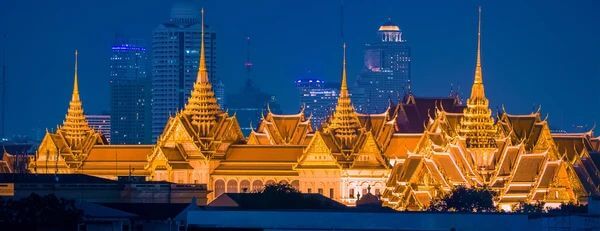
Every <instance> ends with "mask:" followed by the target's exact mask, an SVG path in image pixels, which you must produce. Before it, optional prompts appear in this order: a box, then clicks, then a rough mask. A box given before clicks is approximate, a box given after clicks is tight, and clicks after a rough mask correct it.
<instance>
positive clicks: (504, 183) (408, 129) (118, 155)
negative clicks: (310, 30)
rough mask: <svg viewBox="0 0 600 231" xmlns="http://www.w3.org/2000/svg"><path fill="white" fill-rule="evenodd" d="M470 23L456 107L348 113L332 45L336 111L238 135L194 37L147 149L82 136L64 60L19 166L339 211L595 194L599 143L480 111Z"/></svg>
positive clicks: (270, 120) (599, 179)
mask: <svg viewBox="0 0 600 231" xmlns="http://www.w3.org/2000/svg"><path fill="white" fill-rule="evenodd" d="M203 25H204V24H203ZM480 25H481V20H479V29H478V36H477V38H478V39H477V56H476V64H475V74H474V79H473V84H472V88H471V92H470V97H469V98H468V99H467V100H466V103H465V104H463V103H462V100H461V99H460V98H459V97H458V96H454V95H453V96H449V97H438V98H430V97H418V96H415V95H413V93H412V92H408V93H407V94H406V95H405V96H403V98H402V99H400V100H398V102H393V101H390V103H389V106H388V108H387V109H386V110H385V111H383V112H381V113H379V114H361V113H358V112H357V111H355V108H354V105H353V104H352V100H351V97H350V96H351V93H350V90H349V89H348V83H347V82H348V80H347V73H346V47H345V45H344V51H343V58H342V65H341V77H340V79H341V86H340V87H339V94H338V98H337V104H336V106H335V110H334V111H333V113H332V114H331V116H330V117H329V119H328V120H327V121H325V122H324V123H323V124H322V125H321V126H320V127H318V128H317V127H312V126H311V123H310V120H311V118H310V116H309V115H306V114H305V113H304V110H303V108H299V110H298V113H296V114H275V113H273V112H271V111H270V110H267V112H266V113H265V114H264V115H263V116H262V118H261V122H260V124H259V125H258V128H257V129H255V130H254V131H252V132H251V133H250V134H249V135H248V136H247V137H246V136H244V135H243V133H242V131H241V129H240V125H239V124H238V121H237V119H236V116H235V115H230V114H229V113H228V112H227V111H226V110H224V109H223V108H221V107H220V105H219V104H218V103H217V100H216V97H215V93H214V91H213V87H212V86H211V82H210V81H209V78H210V76H209V75H208V71H207V68H206V60H205V53H204V52H205V51H204V50H205V49H204V41H202V43H201V48H200V63H199V69H198V74H197V79H196V82H195V84H194V87H193V90H192V93H191V96H190V98H189V99H188V101H187V104H186V105H185V107H184V108H182V109H181V110H180V111H179V112H177V113H176V114H174V115H172V116H171V117H170V118H169V120H168V121H167V124H166V126H165V128H164V131H163V132H162V134H161V136H160V137H159V138H158V139H157V142H156V144H154V145H111V144H109V143H108V142H107V140H106V139H105V138H104V136H103V135H102V134H101V133H99V132H97V131H95V130H93V129H91V128H90V126H89V125H88V122H87V121H86V119H85V117H84V111H83V107H82V101H81V100H80V89H79V87H78V81H79V79H78V73H77V53H75V74H74V83H73V92H72V97H71V101H70V103H69V107H68V111H67V114H66V117H65V119H64V121H63V123H62V124H61V125H59V126H58V127H57V129H55V130H52V131H47V132H46V134H45V136H44V138H43V140H42V141H41V143H40V145H39V148H38V150H37V153H36V154H35V156H34V157H32V158H31V159H30V160H29V162H28V164H27V169H28V171H29V172H31V173H38V174H55V173H61V174H75V173H77V174H88V175H93V176H98V177H103V178H109V179H116V178H117V177H118V176H140V177H145V178H146V179H147V180H151V181H169V182H174V183H183V184H206V185H207V186H208V189H209V190H210V191H211V193H210V194H209V198H208V199H209V200H213V199H215V198H216V197H217V196H219V195H220V194H222V193H225V192H251V191H255V190H260V189H261V188H262V187H263V186H264V185H266V184H271V183H276V182H284V183H289V184H291V185H292V186H293V187H296V188H297V189H299V190H300V191H301V192H304V193H320V194H323V195H325V196H328V197H331V198H333V199H335V200H337V201H339V202H342V203H344V204H346V205H354V204H355V203H356V201H357V199H358V198H360V197H361V195H366V194H367V193H373V194H375V195H377V196H379V197H380V198H381V200H382V201H383V204H384V205H385V206H388V207H391V208H393V209H397V210H422V209H425V208H427V207H428V205H429V204H430V202H431V201H432V200H434V199H436V198H439V197H441V196H443V195H445V194H447V193H449V192H451V190H452V189H453V188H454V187H456V186H459V185H461V186H466V187H478V188H483V187H486V188H490V189H492V190H493V191H495V192H496V193H497V197H496V201H495V202H496V203H497V205H498V206H499V207H510V206H512V205H514V204H516V203H518V202H536V201H544V202H546V204H549V205H552V204H560V203H565V202H573V203H580V202H581V203H585V202H586V198H587V197H588V196H591V195H600V171H599V168H598V166H600V165H599V164H600V163H599V162H594V158H595V159H596V160H598V157H594V155H595V156H598V155H600V154H599V153H598V152H599V151H600V139H599V138H596V137H594V136H593V134H592V132H591V131H590V132H587V133H556V134H554V133H552V132H551V130H550V127H549V125H548V122H547V120H546V119H545V118H542V117H541V113H540V112H539V111H536V112H533V113H531V114H524V115H514V114H509V113H507V112H505V111H504V110H502V111H500V112H498V113H493V112H492V110H491V109H490V107H489V100H488V98H487V97H486V94H485V89H484V84H483V72H482V62H481V39H480V31H481V26H480ZM202 38H203V39H204V28H202ZM81 93H84V92H83V91H82V92H81Z"/></svg>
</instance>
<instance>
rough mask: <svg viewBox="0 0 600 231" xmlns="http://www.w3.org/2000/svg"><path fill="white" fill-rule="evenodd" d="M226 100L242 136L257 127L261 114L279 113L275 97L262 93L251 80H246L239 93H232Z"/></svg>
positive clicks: (279, 109)
mask: <svg viewBox="0 0 600 231" xmlns="http://www.w3.org/2000/svg"><path fill="white" fill-rule="evenodd" d="M227 98H228V100H227V109H228V110H229V111H230V112H231V113H235V117H236V118H237V120H238V122H239V124H240V127H241V129H242V132H243V133H244V135H248V134H250V131H252V129H255V128H256V126H258V124H259V122H260V119H261V114H264V113H263V112H266V111H272V112H274V113H280V112H281V108H280V105H279V103H277V101H276V98H275V96H273V95H271V94H268V93H265V92H263V91H262V90H261V89H260V88H258V87H257V86H256V85H255V84H254V81H252V79H247V80H246V83H245V84H244V86H242V88H240V90H239V92H236V93H233V94H231V95H229V96H228V97H227Z"/></svg>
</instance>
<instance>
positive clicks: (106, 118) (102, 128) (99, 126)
mask: <svg viewBox="0 0 600 231" xmlns="http://www.w3.org/2000/svg"><path fill="white" fill-rule="evenodd" d="M110 118H111V117H110V115H85V119H86V120H87V122H88V125H89V126H90V128H91V129H93V130H94V131H97V132H99V133H100V134H102V135H103V136H104V138H106V141H108V143H110V134H111V126H110V125H111V122H110V121H111V119H110Z"/></svg>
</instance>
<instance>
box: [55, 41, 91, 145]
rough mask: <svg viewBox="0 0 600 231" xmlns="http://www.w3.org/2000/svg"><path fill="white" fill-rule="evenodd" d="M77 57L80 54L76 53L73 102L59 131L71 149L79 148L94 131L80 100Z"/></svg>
mask: <svg viewBox="0 0 600 231" xmlns="http://www.w3.org/2000/svg"><path fill="white" fill-rule="evenodd" d="M77 56H78V53H77V51H75V75H74V78H73V93H72V95H71V102H70V103H69V109H68V110H67V115H66V116H65V120H64V122H63V124H62V126H60V128H59V131H60V132H61V133H62V134H63V135H64V138H65V139H66V141H67V143H68V145H69V146H70V147H71V148H79V146H80V145H81V143H82V142H83V141H84V139H86V138H87V137H88V135H90V133H93V130H92V129H91V128H90V127H89V125H88V122H87V120H86V119H85V116H84V113H83V107H82V103H81V100H80V98H79V83H78V81H79V80H78V76H77Z"/></svg>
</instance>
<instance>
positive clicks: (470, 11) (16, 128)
mask: <svg viewBox="0 0 600 231" xmlns="http://www.w3.org/2000/svg"><path fill="white" fill-rule="evenodd" d="M340 2H341V1H339V0H331V1H322V0H309V1H306V0H303V1H300V0H293V1H292V0H290V1H279V0H257V1H242V0H239V1H232V0H207V1H201V2H199V3H198V5H201V6H203V7H204V8H205V9H206V20H207V24H208V25H209V26H210V27H211V29H212V30H214V31H215V32H216V33H217V44H218V45H217V49H218V50H217V63H218V64H217V68H218V70H217V75H218V76H219V78H221V79H222V80H223V81H224V83H225V84H226V87H227V89H226V91H237V90H238V89H239V88H240V87H241V85H242V83H243V80H244V78H245V74H244V73H245V72H244V67H243V63H244V60H245V56H246V54H245V41H244V37H245V36H247V35H249V36H251V37H252V43H253V45H252V46H253V48H252V53H253V54H252V55H251V56H252V61H253V63H254V76H255V81H256V82H257V83H258V85H259V86H261V87H262V88H263V89H264V90H265V91H267V92H271V93H273V94H275V95H276V96H277V97H278V98H279V100H280V102H281V105H282V107H283V110H284V111H285V112H290V113H292V112H296V111H297V110H298V108H299V101H298V95H297V91H296V90H295V88H294V85H293V80H294V79H296V78H299V77H306V76H311V77H319V78H323V79H325V80H328V81H339V78H340V67H341V54H342V48H341V47H342V45H341V43H342V42H341V41H342V38H341V36H340V35H341V33H340ZM343 2H344V3H343V4H344V25H345V26H344V37H345V40H346V41H347V43H348V49H349V50H348V71H349V78H350V81H354V80H355V79H356V76H357V74H358V73H359V71H360V70H361V68H362V50H363V44H364V43H368V42H371V41H373V40H375V39H376V30H377V28H378V27H379V25H381V24H383V23H384V22H385V21H386V19H387V18H388V17H391V18H392V21H393V22H395V23H396V24H398V25H399V26H400V28H401V29H402V31H403V36H404V38H405V39H406V40H408V42H409V43H410V46H411V47H412V55H413V63H412V65H413V66H412V67H413V72H412V79H413V83H414V85H413V89H414V92H415V94H417V95H420V96H445V95H448V93H449V90H450V84H451V83H453V84H455V85H459V86H460V87H461V92H462V95H463V96H465V97H467V96H468V94H469V91H470V83H471V81H472V78H473V70H474V64H475V48H476V24H477V21H476V20H477V6H478V5H479V4H481V5H482V7H483V24H482V27H483V32H482V33H483V34H482V39H483V41H482V49H483V51H482V55H483V58H482V61H483V68H484V69H483V74H484V83H485V86H486V93H487V96H488V98H489V99H490V105H491V107H492V108H494V109H495V108H498V107H500V105H505V108H506V109H507V111H508V112H509V113H512V114H517V113H530V112H532V111H535V110H536V109H537V107H538V105H542V112H543V113H544V114H546V113H547V114H549V120H550V122H551V124H550V126H551V128H552V129H557V128H564V129H570V128H571V126H572V125H573V124H582V125H587V126H591V125H592V124H593V123H595V122H597V123H600V96H599V94H598V88H599V86H600V13H598V12H600V1H595V0H580V1H560V0H544V1H541V0H540V1H522V0H510V1H447V0H439V1H395V0H370V1H361V0H344V1H343ZM173 3H174V1H158V0H154V1H148V0H128V1H123V0H111V1H108V0H104V1H100V0H94V1H74V0H73V1H40V0H35V1H34V0H18V1H17V0H2V1H0V28H1V31H0V37H1V34H2V33H4V34H5V35H6V38H5V39H3V41H0V50H2V49H6V55H7V57H8V60H7V66H8V88H9V89H8V105H7V106H8V112H7V124H8V126H7V134H26V135H31V134H33V133H34V132H35V131H36V130H37V131H41V130H43V129H45V128H54V127H56V125H57V124H59V123H61V122H62V120H63V118H64V115H65V113H66V110H67V107H68V101H69V99H70V94H71V90H72V81H73V79H72V78H73V51H74V49H76V48H77V49H79V53H80V59H79V61H80V72H79V76H80V92H81V97H82V100H83V106H84V110H85V111H86V113H87V114H91V113H100V112H103V111H108V110H109V85H108V80H109V75H108V72H109V70H108V61H109V60H108V58H109V55H110V46H111V43H112V42H113V39H114V37H115V33H118V34H121V35H125V36H127V37H131V38H139V39H144V40H146V41H147V43H148V44H149V43H150V41H151V33H152V31H153V30H154V28H156V27H157V26H158V25H159V24H160V23H162V22H164V21H166V20H167V19H168V18H169V14H170V8H171V6H172V5H173ZM309 71H310V74H307V73H308V72H309ZM351 90H352V89H351ZM599 127H600V124H599Z"/></svg>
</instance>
